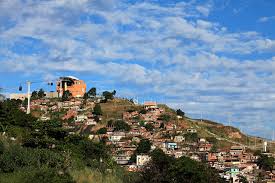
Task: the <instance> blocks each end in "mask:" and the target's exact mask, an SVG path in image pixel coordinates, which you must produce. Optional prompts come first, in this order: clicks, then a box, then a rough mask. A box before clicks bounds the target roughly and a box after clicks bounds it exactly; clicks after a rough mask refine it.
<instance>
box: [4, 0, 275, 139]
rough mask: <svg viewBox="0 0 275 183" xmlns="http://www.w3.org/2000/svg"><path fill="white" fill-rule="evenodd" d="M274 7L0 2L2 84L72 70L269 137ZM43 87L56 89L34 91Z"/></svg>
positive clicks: (104, 85)
mask: <svg viewBox="0 0 275 183" xmlns="http://www.w3.org/2000/svg"><path fill="white" fill-rule="evenodd" d="M274 9H275V1H274V0H253V1H252V0H238V1H237V0H205V1H199V0H188V1H180V0H151V1H149V0H148V1H145V0H136V1H134V0H128V1H126V0H121V1H119V0H58V1H54V0H52V1H46V0H45V1H44V0H43V1H42V0H41V1H38V0H33V1H31V0H29V1H26V0H21V1H20V0H0V78H1V81H0V87H2V88H4V92H5V93H11V92H18V91H17V88H18V85H20V83H22V84H24V82H25V81H26V80H31V81H50V80H54V79H56V78H57V77H59V76H63V75H74V76H76V77H79V78H81V79H84V80H85V81H86V82H87V83H88V86H89V87H93V86H96V87H97V88H98V89H99V90H100V91H102V90H108V89H110V90H111V89H116V90H117V93H118V95H119V96H122V97H130V98H132V97H133V98H138V99H139V101H140V102H142V101H144V100H157V101H159V102H165V103H167V104H169V105H170V106H171V107H174V108H181V109H183V110H184V111H185V112H186V113H187V115H189V116H192V117H198V118H199V117H200V116H201V114H202V116H203V118H208V119H212V120H216V121H219V122H222V123H224V124H228V123H229V122H230V124H231V125H234V126H237V127H239V128H241V129H242V130H243V131H245V132H247V133H249V134H256V135H260V136H263V137H269V138H271V135H272V130H273V129H275V124H274V119H275V113H274V110H275V87H274V84H275V32H274V31H275V12H274ZM41 87H43V88H44V89H45V90H52V89H54V87H53V88H51V87H49V86H47V84H46V82H44V83H43V82H42V83H41V82H40V83H36V84H33V86H32V89H38V88H41Z"/></svg>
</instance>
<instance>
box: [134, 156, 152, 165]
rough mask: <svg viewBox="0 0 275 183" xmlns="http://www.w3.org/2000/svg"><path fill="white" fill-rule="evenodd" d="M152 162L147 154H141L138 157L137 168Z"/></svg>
mask: <svg viewBox="0 0 275 183" xmlns="http://www.w3.org/2000/svg"><path fill="white" fill-rule="evenodd" d="M150 160H151V157H150V156H149V155H145V154H140V155H137V159H136V161H137V166H138V167H140V166H144V165H146V164H147V163H148V162H149V161H150Z"/></svg>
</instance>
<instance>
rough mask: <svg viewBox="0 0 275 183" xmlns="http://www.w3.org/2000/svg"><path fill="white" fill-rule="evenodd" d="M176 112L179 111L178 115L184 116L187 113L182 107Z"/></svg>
mask: <svg viewBox="0 0 275 183" xmlns="http://www.w3.org/2000/svg"><path fill="white" fill-rule="evenodd" d="M176 112H177V115H178V116H182V117H183V116H184V115H185V113H184V112H183V111H182V110H181V109H178V110H177V111H176Z"/></svg>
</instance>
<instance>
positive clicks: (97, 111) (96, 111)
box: [93, 104, 103, 115]
mask: <svg viewBox="0 0 275 183" xmlns="http://www.w3.org/2000/svg"><path fill="white" fill-rule="evenodd" d="M93 114H95V115H102V114H103V113H102V110H101V106H100V104H95V107H94V111H93Z"/></svg>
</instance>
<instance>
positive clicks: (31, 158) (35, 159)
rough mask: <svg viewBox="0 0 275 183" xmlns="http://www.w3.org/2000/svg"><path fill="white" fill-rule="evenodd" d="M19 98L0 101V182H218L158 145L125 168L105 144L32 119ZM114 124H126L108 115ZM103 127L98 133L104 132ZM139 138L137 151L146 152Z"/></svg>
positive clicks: (214, 176)
mask: <svg viewBox="0 0 275 183" xmlns="http://www.w3.org/2000/svg"><path fill="white" fill-rule="evenodd" d="M21 105H22V102H21V101H20V100H6V101H4V102H0V124H1V128H0V132H1V135H0V182H1V183H2V182H3V183H5V182H14V183H17V182H18V183H19V182H20V183H25V182H41V183H43V182H47V183H51V182H58V183H59V182H61V183H62V182H64V183H65V182H66V183H70V182H121V183H122V182H133V183H134V182H145V183H146V182H167V183H169V182H172V183H178V182H190V183H193V182H196V183H199V182H202V183H204V182H212V183H216V182H220V181H221V180H220V179H219V177H218V175H217V173H216V172H215V171H214V170H212V169H211V168H209V167H208V166H206V165H203V164H202V163H199V162H195V161H193V160H191V159H189V158H186V157H182V158H180V159H177V160H176V159H175V158H173V157H170V156H168V155H165V154H164V153H163V152H162V151H161V150H158V149H157V150H154V151H153V152H152V153H151V157H152V161H151V162H150V163H149V164H148V166H147V167H146V168H145V169H144V171H143V172H141V173H140V174H134V173H130V172H126V171H125V170H123V169H122V168H120V167H118V166H117V165H116V163H115V162H114V160H113V159H112V157H111V155H110V151H109V147H108V146H106V145H105V144H104V143H103V142H93V141H90V140H88V138H87V137H85V136H80V135H70V134H69V133H68V131H67V130H66V129H64V128H63V127H62V123H61V122H60V121H59V120H58V119H55V120H50V121H45V122H42V121H37V119H36V118H34V117H33V116H31V115H27V114H25V112H23V111H21V110H19V108H20V107H21ZM108 123H110V124H109V125H112V126H114V128H115V130H126V131H127V130H130V126H129V125H128V124H127V123H126V122H125V121H122V120H118V121H109V122H108ZM106 131H107V129H106V128H101V129H99V130H98V132H97V133H98V134H104V133H106ZM150 151H151V142H150V141H149V140H148V139H141V141H140V142H139V144H138V145H137V150H136V152H135V155H134V156H133V158H134V157H135V156H136V154H143V153H147V154H148V153H150Z"/></svg>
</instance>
